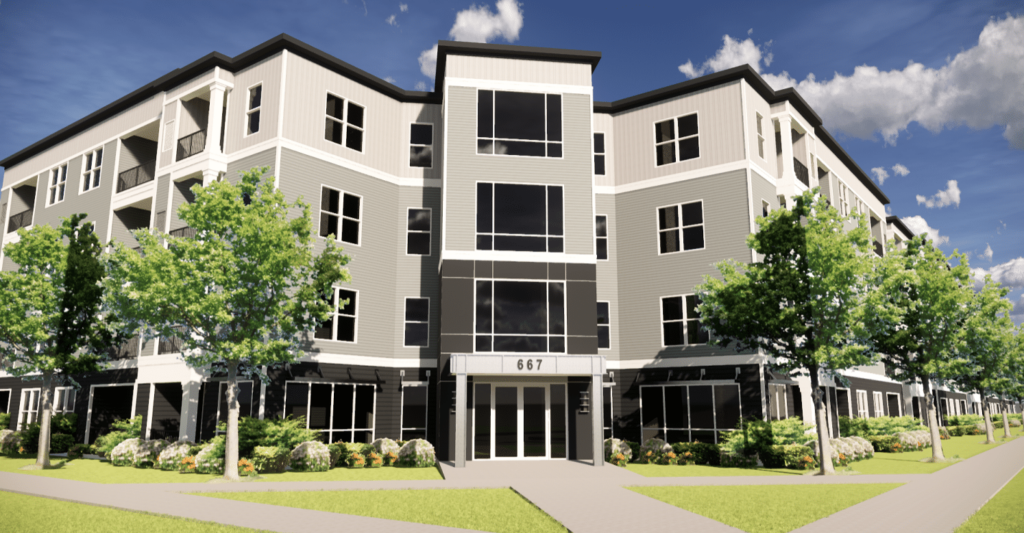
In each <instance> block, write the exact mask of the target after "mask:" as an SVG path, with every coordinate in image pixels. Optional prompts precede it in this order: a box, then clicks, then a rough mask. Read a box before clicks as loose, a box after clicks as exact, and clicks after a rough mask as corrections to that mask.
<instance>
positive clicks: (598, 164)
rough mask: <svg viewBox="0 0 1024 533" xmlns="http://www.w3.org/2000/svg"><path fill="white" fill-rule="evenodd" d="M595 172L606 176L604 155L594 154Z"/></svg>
mask: <svg viewBox="0 0 1024 533" xmlns="http://www.w3.org/2000/svg"><path fill="white" fill-rule="evenodd" d="M594 174H597V175H598V176H604V156H603V155H597V154H595V155H594Z"/></svg>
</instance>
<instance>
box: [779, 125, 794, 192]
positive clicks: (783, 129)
mask: <svg viewBox="0 0 1024 533" xmlns="http://www.w3.org/2000/svg"><path fill="white" fill-rule="evenodd" d="M779 139H780V142H781V144H782V155H781V157H782V176H780V178H781V179H779V193H780V194H782V195H785V197H786V204H787V206H788V207H792V204H791V202H790V201H789V199H790V198H792V197H793V193H794V192H796V185H795V184H796V170H795V169H794V166H793V118H792V117H789V116H782V117H779Z"/></svg>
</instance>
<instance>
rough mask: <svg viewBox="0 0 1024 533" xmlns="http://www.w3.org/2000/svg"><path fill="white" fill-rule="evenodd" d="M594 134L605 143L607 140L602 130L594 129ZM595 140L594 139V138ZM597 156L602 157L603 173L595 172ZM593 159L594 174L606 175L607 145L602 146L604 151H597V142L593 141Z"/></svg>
mask: <svg viewBox="0 0 1024 533" xmlns="http://www.w3.org/2000/svg"><path fill="white" fill-rule="evenodd" d="M594 135H595V136H596V135H600V136H601V138H603V139H604V142H605V143H607V142H608V136H607V135H605V132H603V131H595V132H594ZM595 141H596V139H595ZM562 153H563V154H564V153H565V152H562ZM597 156H602V157H604V173H603V174H598V173H597V163H596V161H597ZM594 160H595V163H594V175H595V176H607V175H608V146H607V145H606V146H605V147H604V151H603V152H598V151H597V144H596V142H595V144H594Z"/></svg>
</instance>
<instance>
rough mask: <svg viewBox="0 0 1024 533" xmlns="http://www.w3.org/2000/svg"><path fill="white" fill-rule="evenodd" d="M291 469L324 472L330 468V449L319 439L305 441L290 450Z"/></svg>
mask: <svg viewBox="0 0 1024 533" xmlns="http://www.w3.org/2000/svg"><path fill="white" fill-rule="evenodd" d="M291 467H292V470H297V471H300V472H326V471H328V470H330V469H331V450H330V449H328V448H327V445H326V444H324V443H322V442H319V441H315V440H314V441H307V442H303V443H302V444H299V445H298V446H296V447H295V449H294V450H292V456H291Z"/></svg>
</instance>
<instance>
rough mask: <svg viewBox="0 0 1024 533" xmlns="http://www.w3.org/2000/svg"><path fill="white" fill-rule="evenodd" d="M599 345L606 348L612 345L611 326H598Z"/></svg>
mask: <svg viewBox="0 0 1024 533" xmlns="http://www.w3.org/2000/svg"><path fill="white" fill-rule="evenodd" d="M597 347H598V348H604V349H608V348H611V347H612V339H611V328H610V327H609V326H597Z"/></svg>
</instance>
